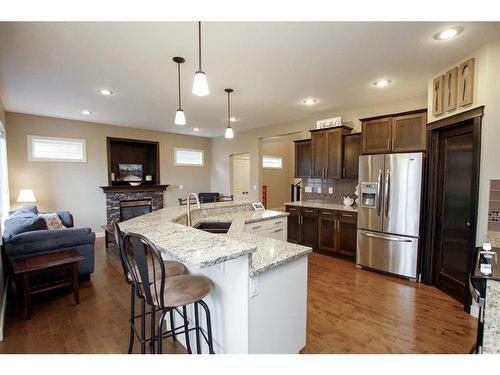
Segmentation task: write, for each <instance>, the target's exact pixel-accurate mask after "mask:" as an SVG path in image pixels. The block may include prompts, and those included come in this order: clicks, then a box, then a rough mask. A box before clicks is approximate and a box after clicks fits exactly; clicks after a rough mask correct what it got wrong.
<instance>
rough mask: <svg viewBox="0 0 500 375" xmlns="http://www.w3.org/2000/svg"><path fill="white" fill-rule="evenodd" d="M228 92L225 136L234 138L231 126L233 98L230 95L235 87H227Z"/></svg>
mask: <svg viewBox="0 0 500 375" xmlns="http://www.w3.org/2000/svg"><path fill="white" fill-rule="evenodd" d="M224 91H225V92H227V128H226V133H225V134H224V137H225V138H228V139H232V138H234V132H233V128H232V127H231V98H230V95H231V93H232V92H233V91H234V90H233V89H225V90H224Z"/></svg>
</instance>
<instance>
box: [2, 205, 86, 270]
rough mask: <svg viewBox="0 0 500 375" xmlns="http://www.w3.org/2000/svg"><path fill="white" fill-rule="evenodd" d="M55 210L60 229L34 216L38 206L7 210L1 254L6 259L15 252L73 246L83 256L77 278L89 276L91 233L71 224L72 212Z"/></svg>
mask: <svg viewBox="0 0 500 375" xmlns="http://www.w3.org/2000/svg"><path fill="white" fill-rule="evenodd" d="M56 213H57V216H59V218H60V219H61V221H62V223H63V225H64V226H65V228H64V229H57V230H49V229H47V224H46V222H45V220H44V219H43V218H41V217H39V216H38V209H37V208H36V206H34V205H30V206H25V207H22V208H20V209H17V210H14V211H11V212H10V213H9V219H7V220H6V221H5V225H4V232H3V235H2V237H3V246H4V253H5V254H4V255H5V256H6V258H7V260H8V261H9V263H10V262H12V260H14V259H15V258H16V257H19V256H26V255H35V254H47V253H51V252H55V251H58V250H61V249H64V248H74V249H76V250H77V251H78V252H79V253H80V254H81V255H82V256H83V257H84V258H85V259H84V260H83V261H81V262H79V263H78V274H79V275H80V278H81V279H88V278H90V274H91V273H92V272H94V246H95V233H94V232H92V230H91V229H90V228H74V227H73V225H74V223H73V216H72V215H71V214H70V213H69V212H68V211H58V212H56Z"/></svg>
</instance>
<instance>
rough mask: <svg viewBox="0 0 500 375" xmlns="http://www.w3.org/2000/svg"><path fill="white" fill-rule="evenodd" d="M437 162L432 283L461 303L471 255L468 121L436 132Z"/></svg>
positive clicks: (474, 153) (472, 151)
mask: <svg viewBox="0 0 500 375" xmlns="http://www.w3.org/2000/svg"><path fill="white" fill-rule="evenodd" d="M438 137H439V142H438V155H437V156H438V161H437V167H438V168H437V172H438V180H437V187H438V189H437V191H436V192H435V193H436V194H437V197H436V202H439V204H438V208H437V212H436V239H435V241H434V246H435V247H434V254H435V262H434V264H435V270H434V284H435V285H436V286H437V287H438V288H440V289H442V290H443V291H444V292H445V293H447V294H449V295H451V296H452V297H454V298H456V299H457V300H459V301H461V302H464V301H465V295H466V283H467V278H468V273H469V268H470V264H471V262H472V257H473V253H474V245H475V244H474V241H475V233H474V232H475V203H474V202H475V200H476V199H477V192H476V190H475V186H476V183H477V182H476V181H475V180H476V178H475V175H474V173H475V172H474V171H473V169H474V168H476V160H477V159H476V158H478V157H479V156H478V153H479V150H477V147H474V145H475V142H474V128H473V124H472V123H471V122H470V121H469V122H468V123H465V124H463V125H460V126H458V127H454V128H452V129H447V130H442V131H439V134H438Z"/></svg>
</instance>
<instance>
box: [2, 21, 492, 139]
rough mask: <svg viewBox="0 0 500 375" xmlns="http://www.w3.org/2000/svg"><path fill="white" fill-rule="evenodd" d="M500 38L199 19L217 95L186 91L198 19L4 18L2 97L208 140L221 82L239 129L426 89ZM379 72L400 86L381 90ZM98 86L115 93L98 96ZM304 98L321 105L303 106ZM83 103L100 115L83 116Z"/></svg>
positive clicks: (476, 29) (221, 102) (29, 109)
mask: <svg viewBox="0 0 500 375" xmlns="http://www.w3.org/2000/svg"><path fill="white" fill-rule="evenodd" d="M447 26H464V27H465V31H464V32H463V33H462V34H460V35H459V36H458V37H456V38H454V39H451V40H448V41H436V40H434V39H433V38H432V36H433V35H434V34H435V33H436V32H437V31H439V30H441V29H443V28H445V27H447ZM499 38H500V23H453V24H450V23H442V22H439V23H436V22H421V23H417V22H412V23H386V22H370V23H362V22H350V23H339V22H331V23H325V22H322V23H320V22H316V23H314V22H286V23H282V22H268V23H265V22H249V23H244V22H240V23H223V22H213V23H204V24H203V69H204V70H205V72H206V73H207V77H208V81H209V86H210V91H211V93H210V95H209V96H208V97H197V96H194V95H193V94H191V85H192V80H193V75H194V72H195V70H196V69H197V24H196V22H165V23H111V22H107V23H5V22H3V23H0V98H1V99H2V101H3V103H4V106H5V107H6V109H7V110H8V111H14V112H23V113H31V114H37V115H46V116H55V117H62V118H68V119H78V120H85V121H92V122H100V123H107V124H114V125H123V126H131V127H138V128H145V129H155V130H163V131H170V132H175V133H185V134H197V135H203V136H210V137H213V136H220V135H222V134H223V132H224V128H225V115H226V96H225V93H224V91H223V90H224V88H226V87H231V88H233V89H234V90H235V92H234V94H233V96H232V104H233V105H232V107H233V115H234V116H236V117H237V118H239V119H240V120H239V121H238V122H236V123H234V124H233V126H234V128H235V131H236V132H238V131H242V130H248V129H250V128H256V127H261V126H266V125H270V124H274V123H279V122H283V121H289V120H295V119H302V118H305V117H309V116H313V115H314V114H315V113H325V112H326V111H330V112H334V111H335V110H336V109H346V108H353V107H364V106H369V105H376V104H379V103H386V102H390V101H395V100H400V99H406V98H412V97H416V96H422V95H425V94H426V85H427V79H428V78H429V77H431V76H432V75H433V74H434V73H435V72H436V71H439V70H441V69H443V68H445V67H446V66H448V65H451V64H453V63H455V62H457V61H458V60H459V59H461V58H463V57H464V56H465V55H467V54H468V53H470V52H472V51H473V50H475V49H477V48H479V47H481V46H482V45H484V44H486V43H488V42H489V41H492V40H495V39H499ZM174 56H183V57H185V58H186V63H185V64H183V77H182V90H183V107H184V111H185V113H186V118H187V121H188V125H186V126H184V127H180V126H176V125H174V123H173V119H174V113H175V110H176V108H177V81H176V79H177V78H176V66H175V64H174V63H173V62H172V57H174ZM382 77H388V78H390V79H392V81H393V83H392V84H391V85H390V86H389V87H387V88H385V89H378V88H376V87H374V86H373V84H372V83H373V82H374V81H375V80H376V79H378V78H382ZM102 87H106V88H110V89H112V90H113V91H115V92H116V95H113V96H111V97H103V96H101V95H99V94H98V90H99V89H100V88H102ZM309 96H312V97H315V98H318V99H319V103H318V104H317V105H315V106H312V107H306V106H304V105H301V104H300V101H301V99H303V98H305V97H309ZM82 109H88V110H90V111H92V112H93V113H92V115H91V116H84V115H82V114H81V110H82ZM193 127H199V128H200V129H201V131H200V132H199V133H194V132H193V131H192V129H193Z"/></svg>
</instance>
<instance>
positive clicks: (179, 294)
mask: <svg viewBox="0 0 500 375" xmlns="http://www.w3.org/2000/svg"><path fill="white" fill-rule="evenodd" d="M160 283H161V281H157V282H156V286H157V287H158V288H160ZM211 290H212V282H211V281H210V279H209V278H207V277H205V276H199V275H178V276H173V277H169V278H168V279H167V280H166V282H165V290H164V292H163V299H164V304H165V307H167V308H174V307H180V306H186V305H190V304H191V303H194V302H198V301H200V300H201V299H203V298H204V297H205V296H207V295H208V293H210V291H211Z"/></svg>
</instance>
